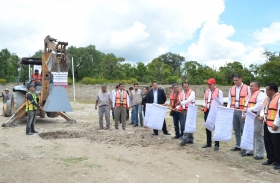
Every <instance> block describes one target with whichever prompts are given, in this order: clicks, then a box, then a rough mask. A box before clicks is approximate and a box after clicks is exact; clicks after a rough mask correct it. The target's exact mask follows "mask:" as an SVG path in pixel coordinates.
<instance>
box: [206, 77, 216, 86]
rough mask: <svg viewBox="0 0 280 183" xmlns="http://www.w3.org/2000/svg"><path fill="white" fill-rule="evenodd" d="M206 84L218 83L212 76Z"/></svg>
mask: <svg viewBox="0 0 280 183" xmlns="http://www.w3.org/2000/svg"><path fill="white" fill-rule="evenodd" d="M206 84H209V85H211V84H216V80H215V79H214V78H210V79H208V80H207V82H206Z"/></svg>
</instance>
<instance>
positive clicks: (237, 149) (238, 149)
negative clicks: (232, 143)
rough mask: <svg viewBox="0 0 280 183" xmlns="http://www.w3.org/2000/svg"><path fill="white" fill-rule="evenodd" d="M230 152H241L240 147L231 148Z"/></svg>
mask: <svg viewBox="0 0 280 183" xmlns="http://www.w3.org/2000/svg"><path fill="white" fill-rule="evenodd" d="M230 150H231V151H240V150H241V148H240V147H234V148H232V149H230Z"/></svg>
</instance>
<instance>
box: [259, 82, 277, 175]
mask: <svg viewBox="0 0 280 183" xmlns="http://www.w3.org/2000/svg"><path fill="white" fill-rule="evenodd" d="M266 94H267V98H266V99H265V101H264V108H263V109H262V111H261V114H260V117H259V119H260V120H261V121H262V120H263V121H264V145H265V150H266V154H267V161H266V162H264V163H262V164H263V165H273V164H275V165H274V169H276V170H279V169H280V116H279V115H280V111H279V110H280V100H279V99H280V94H279V93H278V86H277V85H276V84H275V83H269V84H268V85H267V86H266Z"/></svg>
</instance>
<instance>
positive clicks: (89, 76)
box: [0, 45, 280, 85]
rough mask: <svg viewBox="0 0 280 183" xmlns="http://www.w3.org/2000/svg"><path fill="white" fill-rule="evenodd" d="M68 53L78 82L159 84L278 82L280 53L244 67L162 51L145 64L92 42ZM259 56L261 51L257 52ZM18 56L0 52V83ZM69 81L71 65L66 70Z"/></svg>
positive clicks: (12, 76)
mask: <svg viewBox="0 0 280 183" xmlns="http://www.w3.org/2000/svg"><path fill="white" fill-rule="evenodd" d="M42 53H43V51H42V50H39V51H37V52H36V53H35V54H34V55H33V56H32V57H34V58H41V55H42ZM67 54H69V55H70V57H73V59H74V75H75V80H76V81H77V82H80V83H83V84H95V83H120V82H122V83H135V82H140V83H151V82H152V81H153V80H156V81H158V82H159V83H160V84H172V83H181V82H183V81H187V82H189V83H190V84H193V85H200V84H205V81H206V80H207V79H208V78H210V77H213V78H215V79H216V81H217V83H218V84H219V85H232V84H233V83H232V78H233V75H234V74H235V73H238V74H240V75H242V76H243V81H244V82H245V83H250V81H252V80H257V81H259V82H260V83H261V84H262V85H265V84H266V83H268V82H275V83H277V84H278V85H280V56H279V53H275V52H274V53H273V52H270V51H266V52H264V53H263V56H265V57H266V61H265V63H263V64H251V65H250V66H249V67H245V66H244V65H243V64H242V63H241V62H238V61H234V62H229V63H226V64H225V65H224V66H221V67H219V68H215V66H213V67H209V66H207V65H205V64H202V63H199V62H198V61H185V58H184V57H183V56H181V55H179V54H176V53H171V52H168V53H165V54H162V55H160V56H158V57H156V58H154V59H153V60H152V61H150V62H149V63H147V64H144V63H145V62H146V61H139V62H137V63H136V64H131V63H126V62H125V58H123V57H117V56H116V55H114V54H113V53H103V52H101V51H99V50H96V48H95V46H94V45H89V46H87V47H79V48H77V47H74V46H70V47H68V49H67ZM260 56H261V55H260ZM19 60H20V58H19V57H18V56H17V55H16V54H15V53H12V52H10V51H9V50H8V49H2V50H1V52H0V65H1V67H0V83H5V82H8V83H11V82H15V81H16V79H17V77H18V74H19V71H20V67H21V66H20V65H18V64H17V62H18V61H19ZM68 76H69V82H70V83H71V78H72V68H70V70H69V74H68ZM28 79H29V78H28V66H23V68H22V74H21V81H24V80H28Z"/></svg>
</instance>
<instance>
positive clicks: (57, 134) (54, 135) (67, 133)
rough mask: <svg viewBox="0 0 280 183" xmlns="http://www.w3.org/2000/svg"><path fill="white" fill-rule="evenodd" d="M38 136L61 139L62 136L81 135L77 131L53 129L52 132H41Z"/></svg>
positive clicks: (76, 136) (74, 136)
mask: <svg viewBox="0 0 280 183" xmlns="http://www.w3.org/2000/svg"><path fill="white" fill-rule="evenodd" d="M39 136H40V137H41V138H42V139H47V140H49V139H62V138H80V137H81V135H80V133H79V132H77V131H54V132H43V133H40V134H39Z"/></svg>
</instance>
